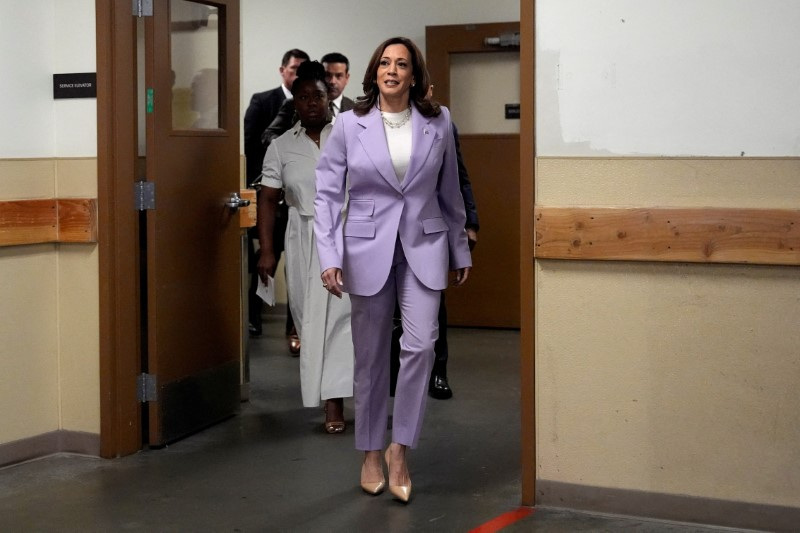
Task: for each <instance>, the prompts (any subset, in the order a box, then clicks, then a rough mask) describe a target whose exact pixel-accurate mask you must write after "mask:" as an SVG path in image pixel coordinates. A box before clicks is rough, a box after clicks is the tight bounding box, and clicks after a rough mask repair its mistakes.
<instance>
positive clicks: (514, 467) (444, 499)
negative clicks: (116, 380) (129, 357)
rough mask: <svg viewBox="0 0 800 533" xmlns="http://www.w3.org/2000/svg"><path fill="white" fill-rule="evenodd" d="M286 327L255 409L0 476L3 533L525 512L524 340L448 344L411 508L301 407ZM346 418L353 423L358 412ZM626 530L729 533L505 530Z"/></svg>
mask: <svg viewBox="0 0 800 533" xmlns="http://www.w3.org/2000/svg"><path fill="white" fill-rule="evenodd" d="M282 323H283V320H282V317H280V316H268V317H267V319H266V320H265V328H264V329H265V335H264V337H262V338H260V339H255V340H253V342H252V346H251V385H252V386H251V399H250V402H248V403H243V404H242V410H241V413H240V414H239V415H237V416H235V417H233V418H231V419H229V420H227V421H225V422H223V423H221V424H218V425H216V426H214V427H212V428H209V429H207V430H206V431H203V432H201V433H199V434H196V435H194V436H192V437H189V438H187V439H184V440H182V441H179V442H176V443H174V444H172V445H170V446H167V447H165V448H163V449H158V450H144V451H142V452H140V453H138V454H136V455H133V456H129V457H124V458H121V459H116V460H104V459H98V458H91V457H82V456H74V455H57V456H51V457H47V458H44V459H40V460H37V461H32V462H29V463H25V464H22V465H17V466H12V467H8V468H5V469H2V470H0V531H2V532H27V531H82V532H86V531H98V532H99V531H174V532H179V531H180V532H184V531H186V532H189V531H191V532H195V531H215V532H216V531H220V532H254V531H255V532H261V531H320V532H322V531H325V532H327V531H337V532H338V531H343V532H344V531H364V532H372V531H380V532H407V531H443V532H451V531H452V532H467V531H470V530H473V529H474V528H477V527H479V526H481V525H482V524H486V523H487V522H490V521H491V520H492V519H494V518H496V517H498V516H500V515H503V514H504V513H507V512H510V511H514V510H516V509H518V507H519V498H520V496H519V493H520V487H519V380H518V362H519V348H518V338H519V336H518V333H517V332H515V331H494V330H469V329H452V330H451V331H450V343H451V361H450V368H449V374H450V381H451V385H452V386H453V389H454V394H455V395H454V398H453V399H452V400H448V401H437V400H430V401H429V402H428V413H427V418H426V420H425V428H424V430H423V434H422V439H421V442H420V448H419V450H418V451H416V452H413V453H412V454H411V455H410V459H409V461H410V466H411V476H412V479H413V482H414V494H413V497H412V501H411V503H410V504H409V505H407V506H404V505H402V504H400V503H398V502H396V501H393V500H392V498H391V497H390V495H389V494H388V492H387V493H384V494H383V495H380V496H377V497H370V496H368V495H366V494H364V493H362V492H361V490H360V488H359V486H358V475H359V468H360V460H361V456H360V455H359V454H358V453H357V452H355V451H354V449H353V433H352V426H351V425H349V426H348V429H347V431H346V433H345V434H344V435H328V434H326V433H324V431H323V429H322V421H323V413H322V410H321V409H319V410H315V409H304V408H302V406H301V402H300V389H299V386H300V385H299V375H298V359H296V358H292V357H290V356H289V354H288V352H287V350H286V345H285V342H284V339H283V337H282V336H281V335H280V330H281V329H282V327H283V326H282ZM345 409H346V414H345V416H346V419H347V421H348V424H352V418H353V411H352V400H350V401H348V402H346V404H345ZM620 529H625V530H632V531H650V532H672V531H697V532H701V531H719V529H711V528H699V527H691V526H685V525H679V524H668V523H661V522H647V521H643V520H638V519H636V520H634V519H622V518H615V517H598V516H593V515H586V514H580V513H569V512H564V511H558V510H537V511H536V512H535V513H534V514H532V515H530V516H528V517H526V518H524V519H522V520H520V521H518V522H516V523H515V524H513V525H511V526H509V527H508V528H506V529H505V531H617V530H620ZM490 530H491V529H484V530H483V531H490ZM726 531H730V530H726Z"/></svg>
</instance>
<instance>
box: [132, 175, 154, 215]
mask: <svg viewBox="0 0 800 533" xmlns="http://www.w3.org/2000/svg"><path fill="white" fill-rule="evenodd" d="M133 204H134V206H135V208H136V210H137V211H145V210H147V209H155V208H156V184H155V183H154V182H152V181H136V182H134V184H133Z"/></svg>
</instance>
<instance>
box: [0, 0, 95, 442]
mask: <svg viewBox="0 0 800 533" xmlns="http://www.w3.org/2000/svg"><path fill="white" fill-rule="evenodd" d="M1 7H2V12H3V15H2V17H0V46H2V49H3V50H4V53H3V54H2V55H0V68H2V71H3V72H4V73H5V76H4V82H3V84H2V87H3V88H2V91H3V97H2V98H0V116H2V117H3V121H2V122H0V200H13V199H32V198H54V197H96V195H97V164H96V160H95V157H96V154H97V114H96V100H94V99H81V100H59V101H54V100H53V92H52V91H53V89H52V83H53V82H52V79H53V78H52V75H53V74H54V73H69V72H94V71H95V63H96V60H95V22H94V21H95V17H94V9H95V6H94V1H93V0H59V1H54V0H32V1H27V2H18V1H12V0H4V1H3V2H2V6H1ZM97 272H98V271H97V250H96V246H95V245H78V246H58V245H34V246H21V247H16V246H15V247H8V248H2V249H0V280H2V281H0V292H2V294H0V315H2V316H3V317H4V319H3V321H2V325H0V402H2V404H3V405H4V406H5V409H4V410H3V414H2V415H0V444H2V443H5V442H10V441H14V440H18V439H22V438H26V437H31V436H35V435H38V434H41V433H47V432H50V431H54V430H59V429H65V430H73V431H85V432H89V433H99V430H100V409H99V372H98V361H99V340H98V335H99V332H98V326H97V324H98V317H99V303H98V283H99V282H98V273H97Z"/></svg>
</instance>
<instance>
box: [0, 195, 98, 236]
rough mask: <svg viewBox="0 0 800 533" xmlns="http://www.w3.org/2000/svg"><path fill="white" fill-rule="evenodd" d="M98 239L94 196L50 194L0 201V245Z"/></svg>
mask: <svg viewBox="0 0 800 533" xmlns="http://www.w3.org/2000/svg"><path fill="white" fill-rule="evenodd" d="M48 242H61V243H90V242H97V200H95V199H94V198H51V199H47V200H12V201H4V202H0V246H15V245H23V244H41V243H48Z"/></svg>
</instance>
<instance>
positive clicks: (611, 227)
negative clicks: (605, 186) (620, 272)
mask: <svg viewBox="0 0 800 533" xmlns="http://www.w3.org/2000/svg"><path fill="white" fill-rule="evenodd" d="M534 219H535V222H534V228H535V237H534V256H535V257H536V258H539V259H580V260H619V261H681V262H694V263H752V264H762V265H800V210H790V209H717V208H713V209H712V208H705V209H700V208H601V207H536V208H535V209H534Z"/></svg>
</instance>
